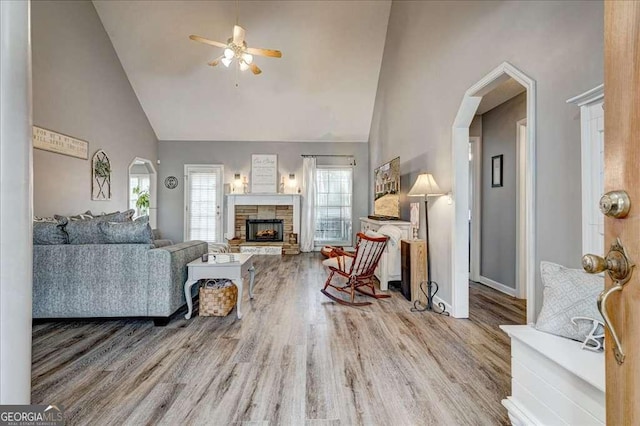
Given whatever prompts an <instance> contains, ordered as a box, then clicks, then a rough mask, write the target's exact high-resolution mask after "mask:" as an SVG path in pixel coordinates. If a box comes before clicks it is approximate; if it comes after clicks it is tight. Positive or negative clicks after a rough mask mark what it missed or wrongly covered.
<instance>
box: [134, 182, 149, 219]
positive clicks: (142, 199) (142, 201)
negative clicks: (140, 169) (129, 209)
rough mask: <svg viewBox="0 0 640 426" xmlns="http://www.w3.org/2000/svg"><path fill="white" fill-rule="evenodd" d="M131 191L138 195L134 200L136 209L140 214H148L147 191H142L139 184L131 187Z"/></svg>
mask: <svg viewBox="0 0 640 426" xmlns="http://www.w3.org/2000/svg"><path fill="white" fill-rule="evenodd" d="M133 193H134V194H136V195H137V196H138V199H137V200H136V208H137V209H138V211H139V213H140V216H145V215H148V214H149V191H147V190H146V189H145V190H144V191H143V190H142V189H141V188H140V187H139V186H136V187H135V188H133Z"/></svg>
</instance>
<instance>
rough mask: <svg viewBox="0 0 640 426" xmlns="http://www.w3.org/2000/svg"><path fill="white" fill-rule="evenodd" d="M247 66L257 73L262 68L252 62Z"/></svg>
mask: <svg viewBox="0 0 640 426" xmlns="http://www.w3.org/2000/svg"><path fill="white" fill-rule="evenodd" d="M249 68H251V72H253V73H254V74H256V75H258V74H260V73H261V72H262V70H261V69H260V68H259V67H258V66H257V65H256V64H254V63H253V62H252V63H250V64H249Z"/></svg>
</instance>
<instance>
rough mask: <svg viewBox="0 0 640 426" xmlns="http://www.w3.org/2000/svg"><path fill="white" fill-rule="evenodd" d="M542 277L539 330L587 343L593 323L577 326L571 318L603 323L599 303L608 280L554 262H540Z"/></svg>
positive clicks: (579, 323) (587, 322)
mask: <svg viewBox="0 0 640 426" xmlns="http://www.w3.org/2000/svg"><path fill="white" fill-rule="evenodd" d="M540 273H541V276H542V283H543V284H544V290H543V299H542V309H541V310H540V315H539V316H538V321H537V322H536V329H538V330H540V331H544V332H547V333H551V334H555V335H557V336H562V337H567V338H569V339H573V340H578V341H580V342H582V341H584V340H585V338H586V337H587V336H588V335H589V332H590V331H591V328H592V323H591V322H589V321H577V322H576V323H575V324H574V323H572V322H571V318H574V317H584V318H590V319H597V320H598V321H600V322H602V316H601V315H600V312H599V311H598V307H597V302H596V301H597V298H598V295H599V294H600V292H602V290H604V278H603V277H602V276H599V275H592V274H587V273H586V272H584V271H582V270H580V269H569V268H565V267H564V266H560V265H557V264H555V263H551V262H540Z"/></svg>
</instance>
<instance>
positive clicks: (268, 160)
mask: <svg viewBox="0 0 640 426" xmlns="http://www.w3.org/2000/svg"><path fill="white" fill-rule="evenodd" d="M251 192H252V193H254V194H275V193H277V192H278V155H277V154H251Z"/></svg>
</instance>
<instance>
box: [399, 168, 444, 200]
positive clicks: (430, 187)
mask: <svg viewBox="0 0 640 426" xmlns="http://www.w3.org/2000/svg"><path fill="white" fill-rule="evenodd" d="M407 195H408V196H409V197H433V196H437V195H444V193H443V192H442V190H441V189H440V187H439V186H438V184H437V183H436V181H435V179H434V178H433V175H432V174H431V173H422V174H421V175H418V179H416V183H414V184H413V187H412V188H411V190H410V191H409V193H408V194H407Z"/></svg>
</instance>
